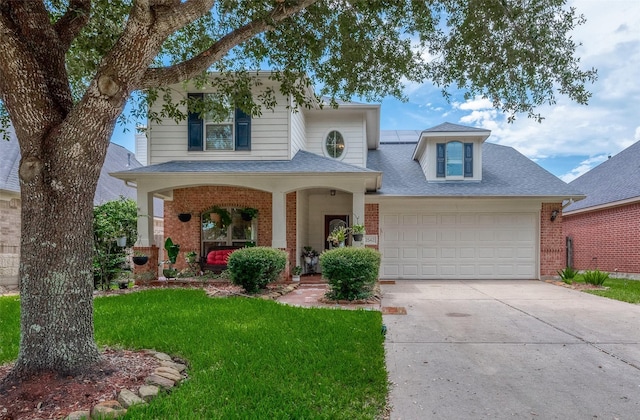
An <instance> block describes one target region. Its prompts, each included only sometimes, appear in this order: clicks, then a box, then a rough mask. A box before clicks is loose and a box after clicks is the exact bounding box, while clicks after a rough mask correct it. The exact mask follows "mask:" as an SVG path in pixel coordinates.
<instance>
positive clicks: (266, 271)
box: [227, 246, 287, 293]
mask: <svg viewBox="0 0 640 420" xmlns="http://www.w3.org/2000/svg"><path fill="white" fill-rule="evenodd" d="M286 264H287V253H286V252H284V251H281V250H279V249H275V248H268V247H263V246H259V247H252V248H242V249H238V250H237V251H234V252H233V253H231V255H229V260H228V261H227V270H228V271H229V276H230V279H231V282H232V283H233V284H237V285H240V286H242V287H243V288H244V290H246V291H247V292H248V293H256V292H257V291H258V290H260V289H264V288H265V287H267V284H269V283H271V282H274V281H276V280H277V279H278V277H279V276H280V274H281V273H282V271H283V270H284V268H285V266H286Z"/></svg>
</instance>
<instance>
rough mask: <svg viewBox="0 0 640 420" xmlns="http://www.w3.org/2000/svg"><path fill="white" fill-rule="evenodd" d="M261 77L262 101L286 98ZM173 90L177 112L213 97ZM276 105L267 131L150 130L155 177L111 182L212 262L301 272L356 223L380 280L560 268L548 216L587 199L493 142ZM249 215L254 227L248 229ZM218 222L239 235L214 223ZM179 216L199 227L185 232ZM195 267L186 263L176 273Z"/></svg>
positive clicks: (455, 128) (361, 110) (220, 127)
mask: <svg viewBox="0 0 640 420" xmlns="http://www.w3.org/2000/svg"><path fill="white" fill-rule="evenodd" d="M260 76H261V77H262V81H261V82H262V83H261V84H256V87H255V91H254V96H255V97H256V98H257V97H258V95H260V94H261V93H263V92H262V90H265V89H273V92H279V88H278V86H277V84H276V82H274V81H272V80H269V79H268V73H262V74H261V75H260ZM212 77H215V75H212ZM170 91H171V92H173V93H172V94H173V95H175V98H174V100H175V101H179V100H180V98H184V97H187V96H192V97H203V95H215V94H216V92H215V91H214V90H213V88H212V87H204V88H201V89H199V88H195V87H191V88H186V91H185V87H184V86H183V85H176V86H172V87H171V90H170ZM278 95H279V96H278V97H277V100H278V104H277V106H276V107H275V109H274V110H273V111H271V110H267V111H264V112H263V114H262V115H261V116H260V117H258V118H253V119H252V118H249V117H248V116H247V115H246V114H244V113H243V112H241V111H240V110H236V111H235V112H230V113H229V117H228V121H223V122H215V121H212V120H207V118H206V116H205V118H204V119H202V118H201V116H200V115H198V114H189V118H188V119H187V120H185V121H181V122H179V123H176V122H174V121H172V120H165V121H163V123H162V124H161V125H159V124H157V123H155V122H150V124H149V130H148V131H147V135H148V138H147V144H146V145H145V147H144V149H145V150H146V156H147V158H148V159H147V162H148V164H149V165H148V166H144V167H141V168H137V169H132V170H129V171H121V172H117V173H113V174H112V175H113V176H115V177H117V178H120V179H122V180H124V181H127V182H131V183H135V184H136V185H137V191H138V206H139V207H140V208H141V210H142V212H151V211H153V204H152V202H151V200H150V198H151V197H153V196H157V197H162V198H164V200H165V236H170V237H171V238H172V239H173V241H174V242H175V243H179V244H180V245H181V253H186V252H189V251H195V252H196V253H197V254H199V255H200V256H201V257H202V258H205V257H206V256H207V255H209V254H210V251H211V250H216V249H220V248H228V247H242V246H244V245H245V244H246V243H247V242H255V243H257V245H262V246H270V247H275V248H280V249H283V250H286V252H287V253H288V255H289V262H290V265H302V263H301V253H302V250H303V247H304V246H311V247H313V248H315V249H316V250H319V251H322V250H324V249H326V248H327V247H328V242H327V241H326V238H327V234H328V232H329V231H330V230H331V228H332V227H333V226H336V225H340V224H343V225H347V226H350V225H352V224H354V223H355V222H359V223H364V224H365V227H366V235H365V237H364V241H363V242H357V243H353V244H354V245H356V246H365V245H366V246H371V247H375V248H377V249H379V250H380V252H381V254H382V263H381V268H380V277H381V278H383V279H452V280H454V279H539V278H544V277H549V276H553V275H555V274H556V271H557V270H558V269H561V268H563V267H564V255H565V250H564V239H563V236H562V228H561V226H560V219H554V220H552V216H551V215H552V212H554V211H560V209H561V205H562V202H563V201H565V200H569V199H574V200H578V199H581V198H583V195H582V194H580V193H579V192H577V190H575V189H574V188H571V187H570V186H568V185H567V184H566V183H564V182H562V181H561V180H559V179H558V178H556V177H555V176H553V175H552V174H550V173H549V172H547V171H545V170H544V169H542V168H541V167H540V166H538V165H537V164H535V163H534V162H532V161H531V160H529V159H527V158H526V157H525V156H523V155H522V154H520V153H518V152H517V151H516V150H514V149H513V148H510V147H505V146H500V145H496V144H491V143H486V142H485V140H486V139H487V138H488V137H489V135H490V131H489V130H484V129H479V128H474V127H465V126H461V125H456V124H450V123H444V124H441V125H439V126H437V127H433V128H430V129H427V130H424V131H390V132H381V131H380V106H379V105H375V104H373V105H372V104H359V103H341V104H340V106H339V108H338V109H331V108H330V107H320V106H315V107H311V108H310V109H306V108H304V107H301V109H299V110H298V112H293V111H292V110H291V108H290V107H289V106H294V105H295V104H294V103H293V102H292V99H291V98H288V97H285V96H283V95H281V94H278ZM155 106H156V107H158V108H156V109H153V110H158V109H159V107H161V106H162V104H161V103H158V104H156V105H155ZM153 110H152V111H153ZM184 111H186V109H184ZM247 207H251V208H256V209H258V211H259V212H258V217H257V218H255V219H253V220H249V221H246V220H243V219H242V218H241V217H240V216H241V213H242V210H243V209H245V208H247ZM220 209H224V210H225V211H226V212H228V213H229V214H230V215H231V217H232V222H231V223H230V224H229V225H226V224H223V223H221V222H220V221H219V220H218V219H217V214H216V211H221V210H220ZM183 213H188V214H189V215H191V216H192V217H191V218H190V219H189V220H188V221H181V220H179V218H178V215H180V214H183ZM183 219H184V220H186V218H183ZM138 231H139V233H140V235H141V237H140V241H139V242H138V244H137V248H139V249H141V250H143V251H146V252H147V253H148V254H149V255H150V261H149V263H148V265H147V266H146V269H149V270H150V271H153V270H154V267H155V264H157V262H158V251H160V252H162V250H161V249H160V250H158V248H157V245H161V244H157V243H155V242H154V240H153V237H152V235H151V234H150V227H149V225H148V223H147V222H146V221H145V220H142V219H139V224H138ZM185 264H186V263H185V261H184V258H178V264H177V266H178V268H183V267H184V266H185Z"/></svg>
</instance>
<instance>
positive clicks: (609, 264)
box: [562, 203, 640, 274]
mask: <svg viewBox="0 0 640 420" xmlns="http://www.w3.org/2000/svg"><path fill="white" fill-rule="evenodd" d="M562 227H563V229H562V230H563V236H564V237H567V236H570V237H571V238H572V240H573V268H575V269H578V270H594V269H598V270H601V271H607V272H610V273H616V272H617V273H628V274H639V273H640V203H634V204H629V205H626V206H620V207H610V208H606V209H602V210H597V211H590V212H583V213H577V214H573V215H567V216H565V217H564V221H563V223H562Z"/></svg>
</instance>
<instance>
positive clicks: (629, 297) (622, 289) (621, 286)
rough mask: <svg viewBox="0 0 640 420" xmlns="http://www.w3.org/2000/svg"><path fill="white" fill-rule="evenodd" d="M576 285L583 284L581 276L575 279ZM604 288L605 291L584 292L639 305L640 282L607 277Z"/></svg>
mask: <svg viewBox="0 0 640 420" xmlns="http://www.w3.org/2000/svg"><path fill="white" fill-rule="evenodd" d="M575 281H576V282H577V283H584V279H583V277H582V275H581V274H578V275H577V276H576V278H575ZM603 286H604V287H608V289H607V290H585V292H587V293H591V294H592V295H598V296H603V297H606V298H609V299H615V300H621V301H623V302H629V303H640V281H639V280H629V279H615V278H611V277H609V278H608V279H606V280H605V281H604V284H603Z"/></svg>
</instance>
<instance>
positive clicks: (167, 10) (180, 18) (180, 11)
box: [151, 0, 215, 36]
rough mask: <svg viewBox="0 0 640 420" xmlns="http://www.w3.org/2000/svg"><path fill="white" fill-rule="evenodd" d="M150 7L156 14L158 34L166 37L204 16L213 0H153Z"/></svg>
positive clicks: (211, 5)
mask: <svg viewBox="0 0 640 420" xmlns="http://www.w3.org/2000/svg"><path fill="white" fill-rule="evenodd" d="M152 3H153V4H152V5H151V7H152V8H153V9H154V10H155V11H156V12H157V19H158V27H157V30H158V32H159V33H161V34H163V35H165V36H168V35H170V34H172V33H174V32H175V31H177V30H178V29H181V28H183V27H184V26H186V25H188V24H189V23H191V22H193V21H194V20H196V19H197V18H199V17H201V16H203V15H204V14H206V13H207V12H208V11H209V10H211V8H212V7H213V5H214V3H215V0H189V1H187V2H184V3H181V2H180V1H177V2H176V1H175V0H164V1H162V0H155V1H152Z"/></svg>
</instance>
